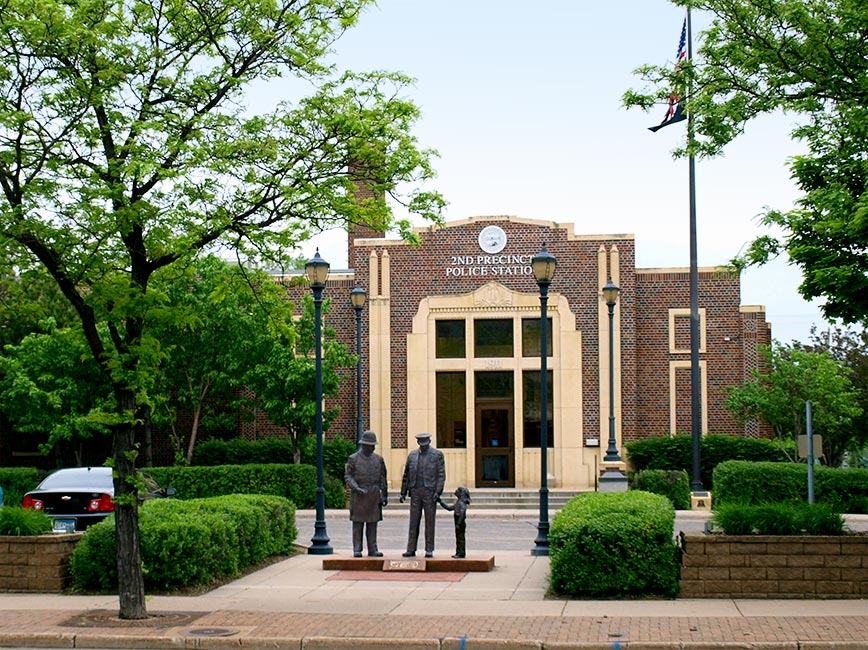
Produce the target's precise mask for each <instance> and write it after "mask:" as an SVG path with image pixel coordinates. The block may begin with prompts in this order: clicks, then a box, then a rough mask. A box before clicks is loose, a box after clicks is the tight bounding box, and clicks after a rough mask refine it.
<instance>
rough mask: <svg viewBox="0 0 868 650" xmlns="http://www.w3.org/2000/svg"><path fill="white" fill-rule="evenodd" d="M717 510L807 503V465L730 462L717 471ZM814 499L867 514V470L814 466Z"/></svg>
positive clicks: (856, 512) (848, 510) (715, 503)
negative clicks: (772, 504)
mask: <svg viewBox="0 0 868 650" xmlns="http://www.w3.org/2000/svg"><path fill="white" fill-rule="evenodd" d="M714 485H715V489H714V507H715V509H717V508H719V507H723V506H728V505H733V504H744V505H753V504H765V503H782V502H806V501H807V500H808V466H807V465H805V464H801V463H748V462H743V461H729V462H725V463H721V464H720V465H718V466H717V468H716V469H715V471H714ZM814 498H815V500H816V502H817V503H822V504H825V505H827V506H829V507H830V508H832V509H833V510H835V511H837V512H847V513H851V514H865V513H868V469H857V468H850V469H840V468H833V467H825V466H822V465H816V466H815V467H814Z"/></svg>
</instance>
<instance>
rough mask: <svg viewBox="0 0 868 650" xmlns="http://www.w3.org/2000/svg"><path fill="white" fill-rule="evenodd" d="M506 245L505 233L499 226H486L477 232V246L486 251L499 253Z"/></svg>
mask: <svg viewBox="0 0 868 650" xmlns="http://www.w3.org/2000/svg"><path fill="white" fill-rule="evenodd" d="M505 246H506V233H505V232H503V228H501V227H500V226H486V227H485V228H483V229H482V231H481V232H480V233H479V247H480V248H481V249H482V250H484V251H485V252H486V253H490V254H494V253H499V252H500V251H502V250H503V249H504V247H505Z"/></svg>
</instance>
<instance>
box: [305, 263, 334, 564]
mask: <svg viewBox="0 0 868 650" xmlns="http://www.w3.org/2000/svg"><path fill="white" fill-rule="evenodd" d="M304 271H305V274H306V275H307V279H308V281H309V282H310V288H311V290H312V291H313V306H314V339H315V346H314V348H315V350H316V355H315V363H316V388H315V391H316V392H315V395H316V520H315V522H314V534H313V537H312V538H311V540H310V542H311V544H310V547H309V548H308V549H307V552H308V553H309V554H310V555H331V554H332V553H333V552H334V550H333V549H332V547H331V545H330V544H329V541H330V540H329V536H328V533H327V532H326V521H325V485H324V480H323V453H322V442H323V440H322V437H323V433H322V417H323V416H322V294H323V290H324V289H325V286H326V280H327V279H328V277H329V263H328V262H326V261H325V260H324V259H323V258H322V257H320V254H319V249H317V250H316V254H315V255H314V256H313V258H311V259H310V260H309V261H308V263H307V264H305V266H304Z"/></svg>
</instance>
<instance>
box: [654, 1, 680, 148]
mask: <svg viewBox="0 0 868 650" xmlns="http://www.w3.org/2000/svg"><path fill="white" fill-rule="evenodd" d="M686 60H687V18H685V19H684V24H683V25H682V26H681V38H680V39H679V40H678V53H677V55H676V56H675V69H676V70H678V69H679V68H680V67H681V65H682V64H683V63H684V61H686ZM686 119H687V115H686V114H685V113H684V107H683V106H682V105H681V96H680V95H678V94H675V93H673V94H671V95H669V106H668V107H667V109H666V116H665V117H664V118H663V121H662V122H660V124H658V125H657V126H651V127H648V130H649V131H654V132H656V131H658V130H660V129H662V128H663V127H664V126H669V125H670V124H675V123H676V122H681V121H682V120H686Z"/></svg>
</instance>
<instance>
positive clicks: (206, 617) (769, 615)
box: [0, 515, 868, 650]
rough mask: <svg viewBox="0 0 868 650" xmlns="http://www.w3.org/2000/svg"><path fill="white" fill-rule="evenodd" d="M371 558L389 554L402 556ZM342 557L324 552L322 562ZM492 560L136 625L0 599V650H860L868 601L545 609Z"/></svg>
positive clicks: (518, 573) (112, 606)
mask: <svg viewBox="0 0 868 650" xmlns="http://www.w3.org/2000/svg"><path fill="white" fill-rule="evenodd" d="M300 519H301V520H304V525H306V524H307V519H306V518H305V516H304V515H302V516H301V517H300ZM440 523H441V522H440V521H439V520H438V524H440ZM444 523H445V521H444ZM302 525H303V524H302V523H300V524H299V528H300V529H301V530H302V532H301V533H300V534H299V541H300V542H303V543H306V541H307V540H306V537H307V531H306V530H304V529H302ZM329 525H330V526H333V523H332V522H331V521H330V522H329ZM336 532H338V531H336ZM521 543H522V544H523V543H524V542H523V541H521ZM383 550H384V551H385V552H386V556H387V557H394V558H397V557H399V556H400V552H401V550H403V549H402V548H400V547H397V548H393V547H385V548H383ZM450 553H451V550H446V549H444V550H443V551H440V550H439V548H438V551H437V553H436V554H437V555H438V556H441V557H443V556H448V554H450ZM349 555H350V553H349V552H348V551H347V550H345V549H341V548H337V547H336V548H335V556H349ZM471 555H472V553H471ZM494 555H495V563H496V566H495V569H494V570H493V571H491V572H489V573H467V574H393V573H390V574H389V575H388V576H385V575H383V574H374V575H372V574H367V573H365V574H362V575H358V574H355V575H354V574H353V573H350V572H338V571H324V570H323V569H322V560H323V556H312V555H307V554H300V555H297V556H295V557H292V558H289V559H287V560H284V561H282V562H280V563H277V564H274V565H272V566H270V567H267V568H265V569H262V570H260V571H258V572H256V573H253V574H251V575H248V576H246V577H244V578H241V579H239V580H236V581H234V582H231V583H229V584H226V585H224V586H222V587H219V588H217V589H215V590H213V591H211V592H209V593H206V594H202V595H199V596H154V597H151V598H149V599H148V611H149V613H150V614H151V615H152V618H150V619H149V620H147V621H118V620H117V619H116V618H115V616H116V614H117V608H118V602H117V597H116V596H73V595H27V594H0V646H5V647H26V648H32V647H56V648H142V649H163V648H191V649H203V650H207V649H209V648H215V649H217V648H221V649H222V648H253V649H256V650H259V649H266V648H270V649H275V650H283V649H294V650H302V649H309V650H331V649H349V648H353V649H354V650H366V649H368V648H384V647H387V648H409V649H410V650H415V649H417V648H418V649H422V648H426V649H431V650H435V649H440V648H443V649H455V650H458V649H459V648H467V649H468V650H473V649H478V650H488V649H492V650H493V649H495V648H497V649H500V650H509V649H512V648H515V649H531V648H533V649H543V648H551V649H552V650H555V649H561V650H566V649H568V648H575V649H577V650H578V649H585V650H590V649H594V650H597V649H599V650H602V649H603V648H607V649H613V648H631V649H634V650H641V649H643V648H645V649H648V650H650V649H652V648H654V649H655V650H664V649H674V648H684V649H685V650H688V649H689V650H703V649H710V648H767V649H769V650H771V649H787V650H789V649H793V650H795V649H800V650H820V649H831V648H848V649H856V648H868V601H861V600H824V601H791V600H788V601H772V600H765V601H764V600H690V599H676V600H630V601H623V600H620V601H616V600H607V601H584V600H582V601H580V600H561V599H550V598H546V593H545V590H546V576H547V573H548V558H545V557H534V556H531V555H530V553H529V551H528V550H504V551H496V552H495V553H494ZM360 578H363V579H360ZM383 578H388V579H385V580H384V579H383ZM462 639H463V642H462Z"/></svg>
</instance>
